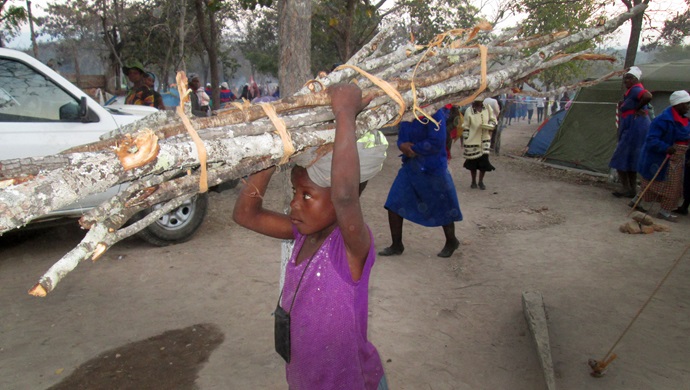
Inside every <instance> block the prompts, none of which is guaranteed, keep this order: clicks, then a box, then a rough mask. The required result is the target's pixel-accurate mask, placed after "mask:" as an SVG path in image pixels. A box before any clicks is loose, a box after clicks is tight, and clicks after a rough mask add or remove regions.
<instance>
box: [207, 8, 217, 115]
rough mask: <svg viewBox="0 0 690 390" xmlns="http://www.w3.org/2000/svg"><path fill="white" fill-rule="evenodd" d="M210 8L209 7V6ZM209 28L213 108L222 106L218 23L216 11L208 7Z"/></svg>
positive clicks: (209, 60) (209, 59)
mask: <svg viewBox="0 0 690 390" xmlns="http://www.w3.org/2000/svg"><path fill="white" fill-rule="evenodd" d="M207 9H208V8H207ZM208 28H209V32H210V33H211V34H210V37H209V38H210V40H209V41H210V42H209V43H210V47H209V48H208V62H209V66H210V68H211V91H213V93H212V96H211V100H212V102H213V109H214V110H217V109H219V108H220V88H219V86H220V81H219V80H218V74H219V73H218V36H219V35H220V33H219V32H218V23H217V20H216V13H215V12H214V11H212V10H211V9H208Z"/></svg>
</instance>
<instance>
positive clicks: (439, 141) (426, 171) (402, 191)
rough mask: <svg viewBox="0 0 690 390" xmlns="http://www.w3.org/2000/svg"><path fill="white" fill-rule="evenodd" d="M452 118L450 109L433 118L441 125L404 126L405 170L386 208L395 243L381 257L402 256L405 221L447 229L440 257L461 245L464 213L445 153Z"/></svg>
mask: <svg viewBox="0 0 690 390" xmlns="http://www.w3.org/2000/svg"><path fill="white" fill-rule="evenodd" d="M448 115H449V110H448V109H447V108H441V109H440V110H438V111H437V112H436V113H435V114H434V115H433V118H434V120H435V121H437V122H438V126H437V125H436V124H435V123H433V122H431V121H426V123H422V122H420V121H419V120H413V121H411V122H402V123H401V124H400V129H399V130H398V149H400V151H401V152H402V153H403V154H402V167H401V168H400V171H398V175H397V176H396V178H395V180H394V181H393V185H392V186H391V189H390V192H389V193H388V199H387V200H386V204H385V206H384V207H385V208H386V209H387V210H388V223H389V225H390V230H391V238H392V241H393V243H392V244H391V246H389V247H387V248H385V249H384V250H382V251H380V252H379V255H380V256H394V255H400V254H402V253H403V251H404V250H405V247H404V246H403V243H402V227H403V219H407V220H409V221H412V222H414V223H417V224H420V225H422V226H429V227H433V226H443V233H444V235H445V238H446V242H445V245H444V246H443V249H442V250H441V252H439V253H438V256H439V257H450V256H451V255H452V254H453V252H455V250H456V249H458V247H459V246H460V241H459V240H458V239H457V237H455V221H462V212H461V211H460V204H459V203H458V195H457V193H456V191H455V184H454V183H453V178H452V177H451V176H450V172H448V159H447V156H446V150H445V145H446V119H447V118H448Z"/></svg>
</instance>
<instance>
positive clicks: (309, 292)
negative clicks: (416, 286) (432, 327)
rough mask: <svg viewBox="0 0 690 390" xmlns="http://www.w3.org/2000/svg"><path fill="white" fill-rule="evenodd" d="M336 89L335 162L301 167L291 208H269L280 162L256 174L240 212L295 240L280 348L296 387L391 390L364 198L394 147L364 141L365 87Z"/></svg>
mask: <svg viewBox="0 0 690 390" xmlns="http://www.w3.org/2000/svg"><path fill="white" fill-rule="evenodd" d="M328 92H329V95H330V97H331V107H332V110H333V114H334V115H335V123H336V126H335V127H336V130H335V143H334V146H333V152H332V164H331V163H330V160H331V159H330V158H329V159H326V160H328V163H327V164H319V163H320V162H321V161H322V160H324V158H322V159H321V160H319V161H317V162H316V163H315V164H314V165H312V166H310V167H307V168H304V167H301V166H295V167H294V168H293V170H292V174H291V181H292V186H293V194H294V195H293V198H292V201H291V202H290V208H291V210H290V214H289V215H285V214H281V213H278V212H275V211H271V210H267V209H264V208H263V198H262V196H263V194H264V193H265V191H266V188H267V187H268V183H269V181H270V179H271V176H272V175H273V172H274V171H275V168H269V169H266V170H264V171H261V172H257V173H255V174H253V175H251V176H249V178H248V180H247V184H246V185H245V187H244V188H243V189H242V190H241V192H240V196H239V197H238V200H237V203H236V204H235V210H234V213H233V218H234V220H235V221H236V222H237V223H238V224H240V225H242V226H244V227H246V228H248V229H251V230H254V231H256V232H258V233H262V234H265V235H267V236H270V237H275V238H280V239H294V240H295V247H294V251H293V253H292V256H291V258H290V261H289V262H288V264H287V269H286V271H285V283H284V286H283V290H282V292H281V295H280V298H279V299H278V307H277V308H276V312H275V317H276V329H275V331H276V335H275V336H276V337H275V338H276V340H275V341H276V351H278V353H279V354H280V355H281V356H282V357H283V358H284V359H285V360H286V362H287V365H286V376H287V382H288V384H289V387H290V388H291V389H336V388H338V389H362V390H364V389H367V390H376V389H387V384H386V379H385V376H384V373H383V366H382V364H381V359H380V358H379V354H378V352H377V351H376V348H375V347H374V345H373V344H372V343H371V342H369V340H368V339H367V316H368V305H369V303H368V298H369V275H370V273H371V269H372V267H373V265H374V260H375V258H376V255H375V251H374V238H373V235H372V233H371V231H370V230H369V228H368V226H367V225H366V223H365V222H364V217H363V215H362V209H361V206H360V202H359V195H360V193H361V191H360V188H363V186H362V184H365V183H366V180H368V179H370V178H371V177H373V176H374V175H375V174H376V173H378V171H379V170H380V168H381V164H382V162H383V158H385V153H384V152H385V148H384V149H383V152H382V151H381V149H376V148H371V149H366V150H364V149H363V147H361V146H359V145H358V143H357V139H356V135H355V128H356V125H355V117H356V116H357V114H358V113H359V112H360V111H361V110H362V109H363V108H364V107H365V106H366V105H367V104H368V103H369V101H370V100H371V99H370V98H365V99H362V92H361V90H360V89H359V87H357V86H355V85H353V84H341V85H335V86H332V87H330V88H329V89H328ZM358 149H360V150H359V151H358ZM372 167H373V168H372ZM360 170H361V174H360ZM360 183H362V184H360Z"/></svg>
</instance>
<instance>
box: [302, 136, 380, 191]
mask: <svg viewBox="0 0 690 390" xmlns="http://www.w3.org/2000/svg"><path fill="white" fill-rule="evenodd" d="M387 149H388V140H386V136H385V135H384V134H383V133H382V132H380V131H376V133H375V134H374V133H367V134H365V135H364V136H362V137H361V138H360V139H358V140H357V153H359V181H360V183H364V182H365V181H367V180H369V179H371V178H373V177H374V176H376V174H378V173H379V172H380V171H381V168H383V161H384V160H385V159H386V150H387ZM300 157H302V156H298V157H296V158H295V160H294V161H295V163H296V164H297V165H299V166H302V167H305V168H307V174H308V175H309V179H310V180H311V181H313V182H314V184H316V185H317V186H319V187H324V188H328V187H330V186H331V163H332V162H333V152H332V151H331V152H329V153H328V154H326V155H324V156H322V157H321V158H319V159H318V160H316V161H314V162H313V163H311V165H310V161H306V159H305V158H300Z"/></svg>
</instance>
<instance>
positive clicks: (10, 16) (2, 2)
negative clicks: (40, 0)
mask: <svg viewBox="0 0 690 390" xmlns="http://www.w3.org/2000/svg"><path fill="white" fill-rule="evenodd" d="M28 17H29V16H28V13H27V11H26V8H24V7H21V6H17V5H14V4H11V3H10V0H0V47H4V46H5V41H6V40H7V39H8V38H12V37H14V36H16V35H17V33H18V32H19V28H20V27H21V25H22V24H23V23H25V22H26V21H27V20H28Z"/></svg>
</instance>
